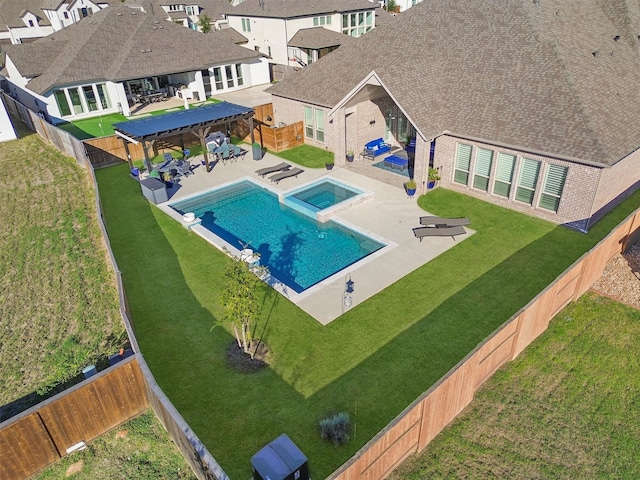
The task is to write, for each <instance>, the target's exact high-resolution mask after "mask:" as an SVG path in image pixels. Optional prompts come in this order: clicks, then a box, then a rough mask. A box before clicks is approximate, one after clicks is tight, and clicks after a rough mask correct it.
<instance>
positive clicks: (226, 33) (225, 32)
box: [209, 27, 249, 45]
mask: <svg viewBox="0 0 640 480" xmlns="http://www.w3.org/2000/svg"><path fill="white" fill-rule="evenodd" d="M209 35H218V36H220V37H224V38H226V39H227V40H228V41H230V42H233V43H235V44H236V45H239V44H241V43H247V42H248V41H249V39H248V38H247V37H245V36H244V35H242V34H241V33H240V32H238V31H237V30H235V29H233V28H231V27H228V28H223V29H220V30H211V32H209Z"/></svg>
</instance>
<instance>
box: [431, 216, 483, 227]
mask: <svg viewBox="0 0 640 480" xmlns="http://www.w3.org/2000/svg"><path fill="white" fill-rule="evenodd" d="M470 223H471V221H470V220H469V219H468V218H465V217H462V218H442V217H432V216H426V217H420V225H433V226H435V227H440V228H442V227H462V226H464V225H469V224H470Z"/></svg>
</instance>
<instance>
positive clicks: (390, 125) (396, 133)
mask: <svg viewBox="0 0 640 480" xmlns="http://www.w3.org/2000/svg"><path fill="white" fill-rule="evenodd" d="M385 113H386V115H385V129H384V139H385V141H391V140H395V141H396V142H398V143H401V144H402V145H406V144H407V143H408V142H409V140H410V139H411V138H413V137H414V136H415V134H416V131H415V129H414V128H413V125H411V123H410V122H409V120H408V119H407V117H406V116H405V115H404V113H402V111H401V110H400V109H399V108H398V107H397V106H395V105H394V106H393V107H390V108H388V109H387V111H386V112H385Z"/></svg>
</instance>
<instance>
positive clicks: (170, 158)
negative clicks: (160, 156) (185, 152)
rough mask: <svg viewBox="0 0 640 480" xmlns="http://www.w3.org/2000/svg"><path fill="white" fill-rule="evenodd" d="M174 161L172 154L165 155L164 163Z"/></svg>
mask: <svg viewBox="0 0 640 480" xmlns="http://www.w3.org/2000/svg"><path fill="white" fill-rule="evenodd" d="M172 160H173V156H172V155H171V154H170V153H165V154H164V161H165V162H170V161H172Z"/></svg>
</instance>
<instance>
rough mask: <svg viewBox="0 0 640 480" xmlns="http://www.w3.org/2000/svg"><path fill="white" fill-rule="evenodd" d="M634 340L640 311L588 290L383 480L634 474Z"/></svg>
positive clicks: (638, 391)
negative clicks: (443, 426)
mask: <svg viewBox="0 0 640 480" xmlns="http://www.w3.org/2000/svg"><path fill="white" fill-rule="evenodd" d="M639 342H640V311H639V310H636V309H634V308H632V307H628V306H625V305H623V304H620V303H618V302H615V301H613V300H609V299H607V298H605V297H601V296H599V295H597V294H595V293H591V292H590V293H587V294H586V295H584V296H583V297H582V298H580V299H579V300H578V301H577V302H575V303H573V304H571V305H569V306H568V307H566V308H565V309H564V310H563V311H562V312H560V313H559V314H558V315H557V316H556V318H555V319H554V320H553V321H552V322H551V324H550V326H549V329H548V330H547V331H546V332H545V333H544V334H543V335H542V336H541V337H540V338H539V339H537V340H536V341H535V342H534V343H533V344H531V345H530V346H529V347H528V349H527V350H525V351H524V352H523V353H522V354H521V355H520V356H519V357H518V358H517V359H516V360H514V362H512V363H511V364H509V365H506V366H505V367H503V368H502V369H501V370H500V371H498V372H497V373H496V375H495V376H494V377H493V378H492V379H491V380H489V381H488V382H487V384H486V385H484V386H483V388H482V389H481V390H480V392H478V394H476V397H475V399H474V400H473V402H472V403H471V404H470V405H469V406H468V407H467V409H465V411H464V412H463V413H462V414H461V415H460V417H459V418H457V419H456V420H455V421H454V422H453V424H452V425H451V426H450V427H448V428H447V429H445V430H444V431H443V432H442V433H441V434H440V435H439V436H438V437H437V438H436V439H435V440H434V441H433V442H432V443H431V444H430V445H429V446H428V447H427V448H426V449H425V450H424V451H423V452H421V453H420V454H417V455H414V456H413V457H411V458H410V459H408V460H407V461H406V462H405V463H404V464H403V465H402V466H401V467H400V468H399V469H398V470H397V471H396V472H394V474H393V475H392V476H391V477H390V478H391V479H392V480H400V479H403V480H417V479H435V478H510V479H514V480H518V479H523V480H524V479H530V478H566V479H576V480H577V479H583V478H629V479H631V478H640V463H639V462H638V459H639V458H640V442H639V441H638V432H640V409H638V399H640V362H639V361H638V356H637V348H638V343H639Z"/></svg>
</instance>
